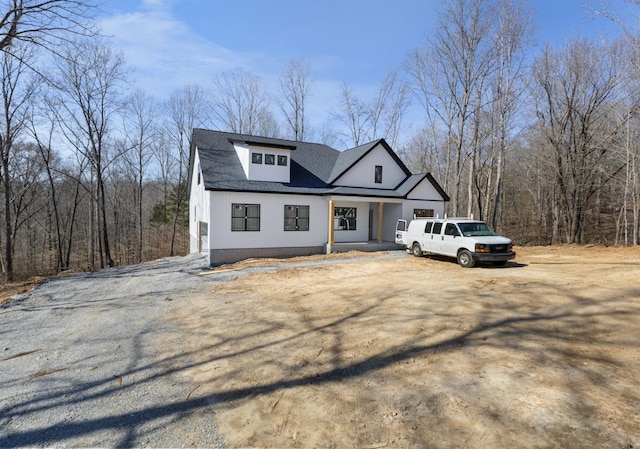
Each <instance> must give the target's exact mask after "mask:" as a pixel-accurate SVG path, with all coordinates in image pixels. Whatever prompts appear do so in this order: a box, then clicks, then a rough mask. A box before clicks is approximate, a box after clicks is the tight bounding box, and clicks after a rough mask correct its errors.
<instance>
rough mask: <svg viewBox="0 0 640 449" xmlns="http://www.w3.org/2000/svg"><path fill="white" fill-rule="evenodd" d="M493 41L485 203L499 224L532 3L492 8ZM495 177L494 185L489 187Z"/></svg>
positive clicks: (511, 1) (505, 2) (504, 2)
mask: <svg viewBox="0 0 640 449" xmlns="http://www.w3.org/2000/svg"><path fill="white" fill-rule="evenodd" d="M493 11H495V13H494V14H493V16H494V31H493V45H494V47H495V55H496V70H495V72H494V73H493V76H492V80H491V83H490V89H491V90H490V92H491V95H492V100H491V102H490V112H489V116H490V118H491V119H490V120H491V123H490V127H491V149H492V152H491V157H490V164H489V167H488V168H489V170H488V172H489V175H488V178H489V180H490V182H489V185H488V186H487V190H486V198H487V201H486V206H485V209H486V210H487V212H489V209H490V207H491V208H492V209H493V213H492V215H491V224H492V226H493V227H494V228H496V227H497V225H498V213H499V210H500V199H501V197H502V187H503V175H504V169H505V162H506V157H507V150H508V148H509V147H510V142H511V141H513V139H514V137H515V136H516V135H517V132H514V129H515V128H516V127H515V122H516V120H517V118H518V117H519V115H520V114H519V110H520V109H521V106H522V99H523V96H524V92H525V90H524V85H525V83H524V76H525V68H526V66H525V61H526V58H527V54H528V50H529V49H530V48H531V38H532V36H533V32H534V29H533V26H532V23H533V21H532V19H531V16H532V12H531V10H530V7H529V6H528V5H527V4H526V3H523V2H521V1H518V0H500V1H499V2H498V3H497V4H496V5H495V8H494V9H493ZM492 176H493V177H494V178H493V189H491V188H489V187H490V184H491V178H492Z"/></svg>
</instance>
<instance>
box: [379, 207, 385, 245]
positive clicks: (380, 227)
mask: <svg viewBox="0 0 640 449" xmlns="http://www.w3.org/2000/svg"><path fill="white" fill-rule="evenodd" d="M383 206H384V203H378V243H382V209H383Z"/></svg>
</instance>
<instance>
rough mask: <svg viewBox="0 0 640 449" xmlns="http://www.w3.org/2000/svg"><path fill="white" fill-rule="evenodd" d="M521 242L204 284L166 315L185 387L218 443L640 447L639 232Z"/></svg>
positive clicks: (371, 260)
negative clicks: (616, 238)
mask: <svg viewBox="0 0 640 449" xmlns="http://www.w3.org/2000/svg"><path fill="white" fill-rule="evenodd" d="M516 251H517V253H518V255H517V258H516V259H515V261H514V262H511V263H509V265H508V266H506V267H504V268H488V267H487V268H485V267H479V268H473V269H463V268H461V267H459V266H458V265H457V264H456V263H455V262H453V261H449V260H446V259H436V258H429V257H422V258H414V257H413V256H410V255H408V254H407V255H406V257H404V255H402V257H400V258H390V259H384V258H380V257H375V256H372V257H365V258H364V259H363V260H360V261H357V262H353V261H350V260H349V259H348V258H345V259H344V260H343V261H342V262H340V263H337V264H332V265H326V266H314V267H302V268H293V269H291V268H288V269H281V270H276V271H270V272H262V273H254V274H251V275H247V276H241V277H239V278H238V279H236V280H235V281H232V282H212V283H211V288H210V290H209V291H203V292H200V293H201V294H200V295H199V296H198V297H196V298H194V300H193V301H191V302H190V303H189V304H188V305H185V307H182V308H181V309H180V310H179V311H177V312H173V313H172V315H171V316H170V317H169V318H170V319H172V320H177V321H178V322H179V323H180V324H181V326H182V328H183V329H184V330H185V340H184V347H183V351H188V352H189V353H190V354H191V360H192V362H193V367H192V368H191V369H190V370H189V372H188V374H189V376H190V377H191V378H192V379H193V381H194V382H195V385H196V387H195V389H194V390H193V391H192V393H191V395H192V397H197V396H200V395H202V396H209V397H216V398H218V400H219V405H218V406H217V412H216V414H215V416H214V417H213V419H215V421H216V422H217V424H218V426H219V429H220V432H221V433H222V434H223V436H224V438H225V440H226V443H227V445H228V447H269V448H271V447H281V448H284V447H305V448H355V447H357V448H382V447H394V448H396V447H397V448H420V447H424V448H453V447H464V448H512V447H530V448H533V447H535V448H553V447H558V448H585V447H607V448H640V388H639V385H640V248H631V249H621V248H602V247H591V248H585V247H570V246H562V247H536V248H516ZM318 257H320V258H321V257H323V256H318ZM318 257H316V258H315V259H317V258H318ZM324 257H326V256H324ZM315 259H314V258H306V259H305V258H297V259H295V260H296V261H301V260H315ZM287 262H291V260H289V261H287ZM259 263H260V262H259V261H258V262H256V261H252V262H249V264H259ZM262 263H267V262H262ZM270 263H273V261H271V262H270ZM246 266H247V263H244V264H242V263H241V264H238V265H235V266H228V267H222V268H220V270H235V269H240V268H242V267H246Z"/></svg>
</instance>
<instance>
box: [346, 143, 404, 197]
mask: <svg viewBox="0 0 640 449" xmlns="http://www.w3.org/2000/svg"><path fill="white" fill-rule="evenodd" d="M376 165H380V166H382V183H376V182H375V169H376ZM406 177H407V174H406V173H405V172H404V171H402V169H401V168H400V167H399V166H398V164H397V163H396V161H395V160H394V159H393V157H391V155H390V154H389V153H388V152H387V150H386V149H385V148H384V147H383V146H382V145H381V144H378V145H376V147H375V148H373V149H372V150H371V151H369V153H367V154H366V155H365V156H364V157H363V158H362V159H361V160H360V161H359V162H358V163H357V164H356V165H354V166H353V167H351V168H350V169H349V170H348V171H347V172H346V173H344V174H343V175H342V176H341V177H340V178H338V179H337V180H336V181H335V182H334V185H336V186H350V187H369V188H374V189H393V188H395V187H396V186H397V185H398V184H400V183H401V182H402V181H403V180H404V179H405V178H406Z"/></svg>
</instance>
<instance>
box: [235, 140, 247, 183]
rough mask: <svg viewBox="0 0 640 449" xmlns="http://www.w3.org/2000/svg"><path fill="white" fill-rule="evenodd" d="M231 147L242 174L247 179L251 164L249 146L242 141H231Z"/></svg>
mask: <svg viewBox="0 0 640 449" xmlns="http://www.w3.org/2000/svg"><path fill="white" fill-rule="evenodd" d="M233 148H234V149H235V150H236V154H237V155H238V159H239V160H240V164H241V165H242V169H243V170H244V175H245V176H246V177H247V179H249V164H251V155H250V154H249V146H248V145H246V144H245V143H244V142H233Z"/></svg>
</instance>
